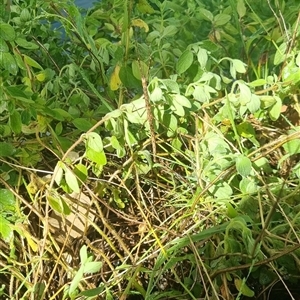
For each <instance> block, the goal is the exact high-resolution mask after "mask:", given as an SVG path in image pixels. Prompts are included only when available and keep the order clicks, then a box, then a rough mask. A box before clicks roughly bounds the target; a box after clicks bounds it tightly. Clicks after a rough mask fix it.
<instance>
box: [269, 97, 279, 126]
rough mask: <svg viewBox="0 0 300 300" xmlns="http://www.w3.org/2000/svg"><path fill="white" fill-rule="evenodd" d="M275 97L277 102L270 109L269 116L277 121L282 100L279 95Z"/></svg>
mask: <svg viewBox="0 0 300 300" xmlns="http://www.w3.org/2000/svg"><path fill="white" fill-rule="evenodd" d="M273 99H274V100H275V101H276V102H275V104H274V105H273V106H272V107H271V109H270V110H269V116H270V118H271V120H272V121H276V120H277V119H278V118H279V117H280V113H281V108H282V101H281V99H280V98H279V97H278V96H273Z"/></svg>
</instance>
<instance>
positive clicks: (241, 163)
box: [235, 155, 252, 177]
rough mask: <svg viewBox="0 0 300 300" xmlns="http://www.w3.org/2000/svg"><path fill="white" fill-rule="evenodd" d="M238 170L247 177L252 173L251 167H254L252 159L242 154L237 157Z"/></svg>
mask: <svg viewBox="0 0 300 300" xmlns="http://www.w3.org/2000/svg"><path fill="white" fill-rule="evenodd" d="M235 165H236V170H237V172H238V173H239V174H240V175H241V176H243V177H247V176H248V175H250V173H251V169H252V163H251V160H250V159H249V158H248V157H246V156H243V155H240V156H239V157H238V158H237V159H236V164H235Z"/></svg>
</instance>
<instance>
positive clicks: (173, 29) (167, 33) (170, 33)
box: [162, 25, 178, 37]
mask: <svg viewBox="0 0 300 300" xmlns="http://www.w3.org/2000/svg"><path fill="white" fill-rule="evenodd" d="M177 31H178V28H177V27H176V26H174V25H169V26H167V27H166V28H165V29H164V31H163V34H162V36H163V37H167V36H174V35H175V34H176V33H177Z"/></svg>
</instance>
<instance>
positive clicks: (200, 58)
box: [197, 48, 208, 69]
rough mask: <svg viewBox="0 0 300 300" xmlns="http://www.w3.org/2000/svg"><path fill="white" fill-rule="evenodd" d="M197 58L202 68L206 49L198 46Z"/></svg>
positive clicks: (205, 58)
mask: <svg viewBox="0 0 300 300" xmlns="http://www.w3.org/2000/svg"><path fill="white" fill-rule="evenodd" d="M197 58H198V62H199V64H200V66H201V68H202V69H204V68H205V66H206V63H207V60H208V55H207V50H205V49H202V48H200V49H199V50H198V53H197Z"/></svg>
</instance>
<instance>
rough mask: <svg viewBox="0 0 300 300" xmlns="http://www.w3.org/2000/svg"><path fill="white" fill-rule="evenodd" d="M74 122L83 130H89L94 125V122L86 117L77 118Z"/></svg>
mask: <svg viewBox="0 0 300 300" xmlns="http://www.w3.org/2000/svg"><path fill="white" fill-rule="evenodd" d="M72 123H73V125H74V126H75V127H76V128H77V129H79V130H81V131H83V132H87V131H89V130H90V129H91V128H92V127H93V124H92V123H91V122H90V121H88V120H87V119H86V118H76V119H74V120H73V122H72Z"/></svg>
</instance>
